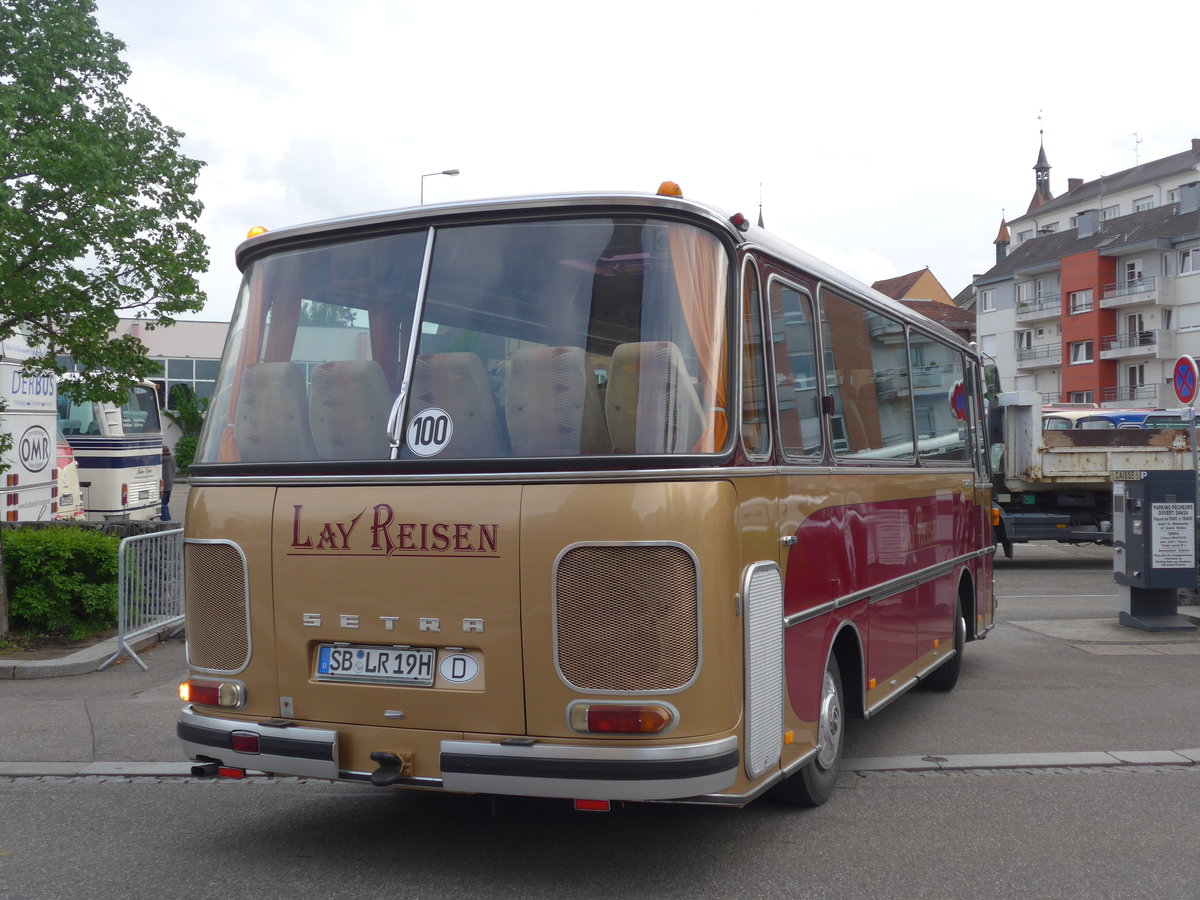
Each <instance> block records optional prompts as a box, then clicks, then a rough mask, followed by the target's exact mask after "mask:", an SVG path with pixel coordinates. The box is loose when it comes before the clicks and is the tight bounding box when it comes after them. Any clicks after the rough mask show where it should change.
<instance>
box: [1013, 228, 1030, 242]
mask: <svg viewBox="0 0 1200 900" xmlns="http://www.w3.org/2000/svg"><path fill="white" fill-rule="evenodd" d="M1031 237H1033V229H1032V228H1031V229H1029V230H1028V231H1018V232H1017V241H1018V242H1024V241H1027V240H1029V239H1030V238H1031Z"/></svg>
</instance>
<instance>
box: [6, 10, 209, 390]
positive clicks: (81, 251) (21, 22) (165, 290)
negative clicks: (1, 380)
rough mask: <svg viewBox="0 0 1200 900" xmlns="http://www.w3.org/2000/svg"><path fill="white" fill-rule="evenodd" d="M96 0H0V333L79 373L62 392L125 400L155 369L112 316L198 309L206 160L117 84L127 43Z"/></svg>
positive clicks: (124, 72) (123, 73) (41, 363)
mask: <svg viewBox="0 0 1200 900" xmlns="http://www.w3.org/2000/svg"><path fill="white" fill-rule="evenodd" d="M95 9H96V5H95V3H94V2H93V0H0V130H2V134H0V339H2V338H5V337H7V336H9V335H12V334H13V333H14V332H16V331H17V330H21V331H24V333H25V335H26V338H27V340H28V342H29V343H30V345H32V346H35V347H37V348H38V349H39V350H40V351H41V355H39V356H38V357H35V358H34V359H33V360H32V361H31V362H30V364H29V367H30V368H33V369H41V370H44V371H53V372H62V371H63V367H62V366H61V365H60V364H59V363H58V361H57V359H56V357H59V356H69V357H71V358H72V359H73V360H74V362H75V364H76V366H77V367H78V368H79V369H81V370H82V371H83V373H84V374H83V377H82V378H81V380H80V381H79V382H77V383H73V384H71V385H64V388H65V389H66V390H67V391H69V392H71V393H72V394H75V395H77V396H79V397H80V398H86V399H93V400H112V401H113V402H120V401H121V400H122V399H123V398H124V392H125V390H126V389H127V388H128V387H129V385H130V384H132V383H134V382H136V381H140V380H143V379H145V378H146V377H147V376H148V375H150V374H151V373H152V372H153V370H154V367H155V364H154V363H152V362H151V361H150V360H149V359H147V357H146V348H145V345H143V344H142V342H141V341H140V340H138V339H137V338H136V337H134V336H132V335H124V336H113V331H114V329H115V328H116V326H117V319H118V314H120V313H125V314H133V315H134V316H135V317H137V318H142V319H144V320H145V324H144V327H146V328H148V329H152V328H155V327H158V326H161V325H167V324H170V323H172V322H173V321H174V318H173V317H174V316H175V315H176V314H178V313H182V312H187V311H196V310H199V309H201V308H202V307H203V305H204V295H203V293H202V292H201V291H200V289H199V286H198V284H197V281H196V274H197V273H199V272H203V271H204V270H205V269H206V268H207V265H208V263H207V246H206V245H205V242H204V238H203V237H202V236H201V235H200V233H199V232H198V231H197V230H196V229H195V228H194V227H193V223H195V221H196V220H197V218H198V217H199V215H200V212H201V210H202V205H201V204H200V202H199V201H198V200H196V199H195V192H196V177H197V174H198V173H199V171H200V167H201V166H202V165H203V163H201V162H199V161H198V160H193V159H189V158H188V157H186V156H184V155H183V154H182V153H181V152H180V150H179V141H180V138H182V137H183V135H182V134H181V133H180V132H178V131H175V130H174V129H172V128H169V127H167V126H166V125H164V124H163V123H162V122H160V121H159V120H158V119H157V118H155V117H154V116H153V115H152V114H151V113H150V111H149V110H147V109H146V108H145V107H144V106H141V105H140V104H137V103H134V102H133V101H131V100H130V99H129V98H128V97H126V96H125V94H124V93H123V90H122V89H123V86H124V85H125V83H126V81H127V80H128V78H129V67H128V66H127V65H126V64H125V63H124V62H123V61H122V60H121V59H120V57H119V53H120V52H121V51H122V50H123V49H124V46H125V45H124V44H123V43H121V41H119V40H117V39H116V38H115V37H113V36H112V35H111V34H108V33H106V32H102V31H101V30H100V28H99V26H98V25H97V23H96V19H95Z"/></svg>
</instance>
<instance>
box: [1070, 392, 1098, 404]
mask: <svg viewBox="0 0 1200 900" xmlns="http://www.w3.org/2000/svg"><path fill="white" fill-rule="evenodd" d="M1071 402H1072V403H1095V402H1096V392H1095V391H1072V392H1071Z"/></svg>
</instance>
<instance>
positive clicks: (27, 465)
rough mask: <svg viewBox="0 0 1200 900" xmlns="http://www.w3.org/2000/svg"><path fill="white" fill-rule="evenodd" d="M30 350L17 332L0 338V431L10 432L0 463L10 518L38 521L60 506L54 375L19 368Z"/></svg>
mask: <svg viewBox="0 0 1200 900" xmlns="http://www.w3.org/2000/svg"><path fill="white" fill-rule="evenodd" d="M31 355H32V351H31V350H30V349H29V347H28V345H27V344H26V343H25V340H24V338H22V337H21V336H20V335H15V336H13V337H11V338H8V339H6V340H4V341H2V342H0V405H3V406H4V410H3V411H2V412H0V434H3V433H7V434H8V435H10V436H11V437H12V446H11V447H9V449H7V450H6V451H5V452H4V457H3V465H0V469H3V475H2V476H0V478H3V484H4V519H5V521H8V522H40V521H43V520H46V519H51V518H53V517H54V515H55V513H56V512H57V511H58V510H57V500H58V469H57V468H55V465H56V462H57V454H56V436H55V431H54V400H55V387H56V385H55V378H54V376H53V375H51V374H49V373H43V372H37V373H27V372H23V371H22V370H21V367H22V365H24V363H25V362H26V360H28V359H29V357H30V356H31Z"/></svg>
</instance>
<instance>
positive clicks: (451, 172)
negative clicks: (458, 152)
mask: <svg viewBox="0 0 1200 900" xmlns="http://www.w3.org/2000/svg"><path fill="white" fill-rule="evenodd" d="M457 174H458V169H442V171H440V172H427V173H425V174H424V175H422V176H421V205H422V206H424V205H425V179H426V178H428V177H429V176H430V175H457Z"/></svg>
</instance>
